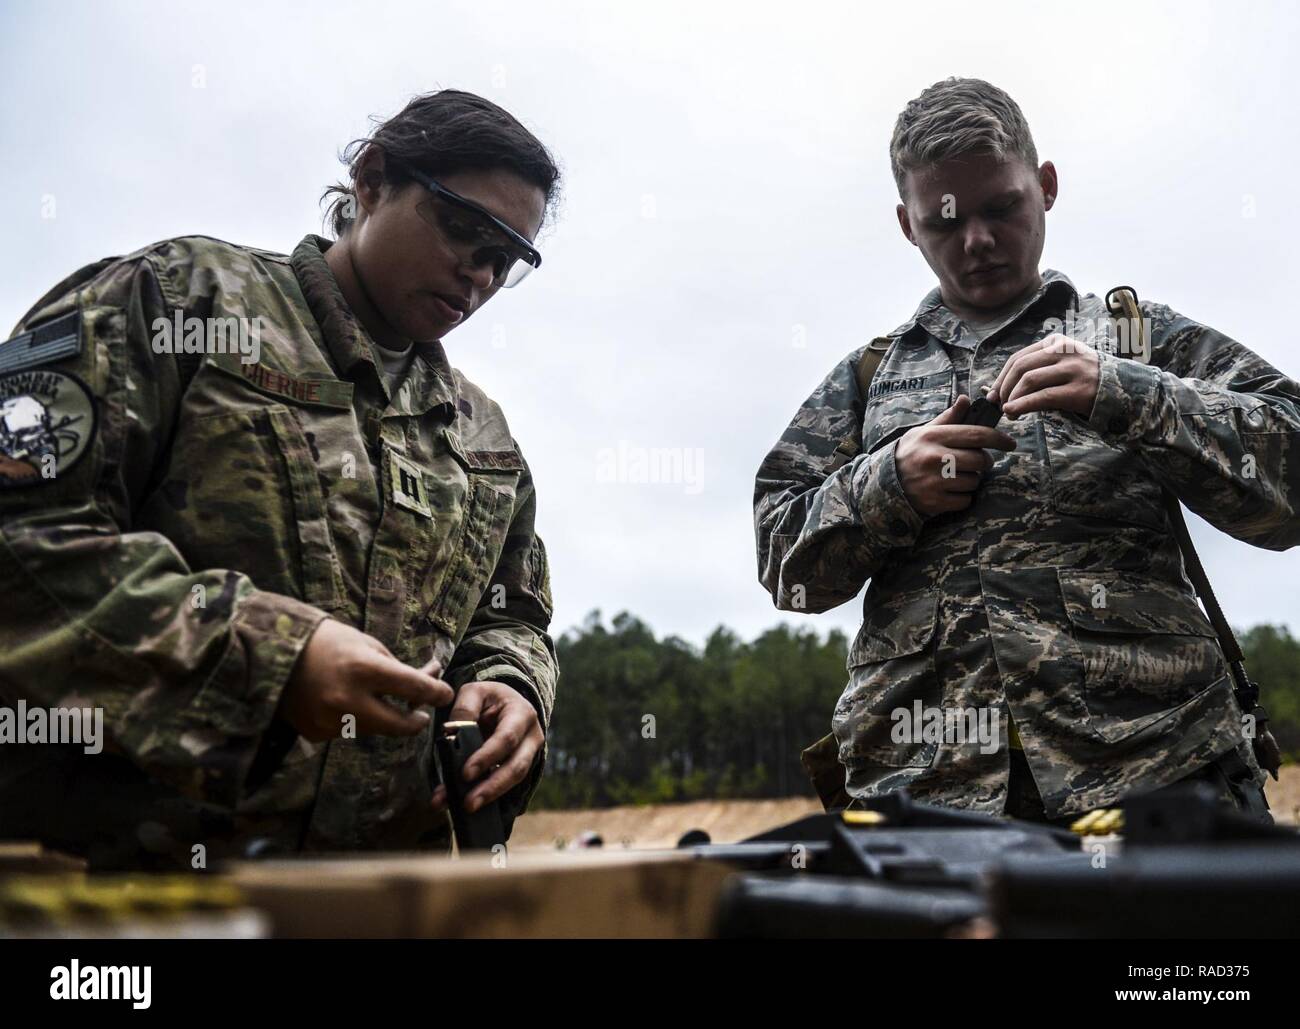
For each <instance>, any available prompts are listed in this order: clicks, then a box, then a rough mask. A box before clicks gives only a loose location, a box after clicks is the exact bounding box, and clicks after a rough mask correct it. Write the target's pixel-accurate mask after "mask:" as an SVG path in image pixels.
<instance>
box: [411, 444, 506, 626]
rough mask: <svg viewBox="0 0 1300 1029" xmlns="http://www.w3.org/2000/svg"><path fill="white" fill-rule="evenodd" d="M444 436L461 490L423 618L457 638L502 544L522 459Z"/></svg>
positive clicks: (480, 596)
mask: <svg viewBox="0 0 1300 1029" xmlns="http://www.w3.org/2000/svg"><path fill="white" fill-rule="evenodd" d="M447 441H448V444H449V447H450V450H451V455H452V457H453V458H454V459H455V462H456V464H457V465H459V466H460V469H461V470H462V471H463V472H464V474H465V479H466V483H465V492H464V495H463V500H462V502H461V519H460V523H459V527H458V528H457V529H456V530H455V532H454V534H453V535H454V541H453V543H452V546H451V549H450V553H449V556H448V558H447V561H446V564H445V567H444V569H443V572H442V575H441V577H440V579H439V581H438V584H437V585H436V586H435V587H434V600H433V602H432V604H431V605H430V606H429V608H428V610H427V612H426V613H425V618H424V622H425V624H426V625H428V626H432V627H434V628H436V629H438V630H439V631H441V632H443V633H445V634H446V635H447V636H450V637H451V638H452V639H453V640H459V639H460V637H461V635H462V634H463V633H464V632H465V628H466V627H467V626H468V625H469V621H470V618H472V617H473V614H474V610H475V608H477V607H478V604H479V601H480V599H481V598H482V596H483V592H484V590H485V589H486V588H487V584H488V582H489V580H490V579H491V578H492V573H493V571H494V570H495V569H496V565H497V561H498V560H499V559H500V557H501V551H502V550H503V549H504V547H505V543H506V534H507V533H508V532H509V530H510V522H511V518H512V515H513V513H514V506H515V491H516V488H517V486H518V484H519V476H520V475H521V474H522V473H523V470H524V463H523V459H522V458H521V457H520V456H519V451H518V450H516V449H514V448H513V447H512V448H511V449H509V450H465V449H463V448H462V447H461V445H460V442H459V441H458V440H457V438H456V437H455V436H454V435H448V436H447ZM490 599H491V598H489V600H490ZM502 599H503V600H504V597H503V598H502Z"/></svg>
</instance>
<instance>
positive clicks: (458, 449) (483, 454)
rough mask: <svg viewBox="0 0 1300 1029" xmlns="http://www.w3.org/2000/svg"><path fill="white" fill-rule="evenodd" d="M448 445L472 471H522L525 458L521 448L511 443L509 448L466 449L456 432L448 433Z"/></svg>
mask: <svg viewBox="0 0 1300 1029" xmlns="http://www.w3.org/2000/svg"><path fill="white" fill-rule="evenodd" d="M447 445H448V447H450V449H451V452H452V454H453V455H454V456H455V458H456V460H457V461H459V462H460V463H461V464H462V465H464V466H465V469H466V471H471V472H522V471H523V470H524V459H523V457H522V456H520V453H519V449H518V448H517V447H515V446H513V445H511V447H510V449H508V450H466V449H465V448H464V447H463V446H462V445H461V442H460V439H459V438H458V437H457V436H456V435H455V434H454V433H451V432H449V433H447Z"/></svg>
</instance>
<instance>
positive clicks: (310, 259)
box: [0, 94, 557, 867]
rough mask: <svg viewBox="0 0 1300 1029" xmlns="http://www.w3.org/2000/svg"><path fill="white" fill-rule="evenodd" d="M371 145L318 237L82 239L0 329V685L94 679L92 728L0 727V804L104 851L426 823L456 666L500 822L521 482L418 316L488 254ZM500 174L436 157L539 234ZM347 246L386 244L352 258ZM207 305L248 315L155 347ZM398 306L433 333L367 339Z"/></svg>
mask: <svg viewBox="0 0 1300 1029" xmlns="http://www.w3.org/2000/svg"><path fill="white" fill-rule="evenodd" d="M435 96H436V95H435ZM457 96H459V97H463V96H465V95H464V94H458V95H457ZM422 99H424V100H428V99H429V98H422ZM443 99H444V102H445V101H446V99H447V95H446V94H444V95H443ZM452 99H453V100H454V101H455V102H457V103H461V106H462V107H464V106H465V104H464V103H462V102H461V101H459V100H456V98H454V97H453V98H452ZM473 99H476V98H473ZM414 103H415V102H413V104H414ZM484 103H486V102H484ZM409 110H410V108H408V111H409ZM475 110H477V108H475ZM406 113H407V112H403V115H406ZM435 113H436V111H435ZM521 131H522V130H521ZM539 146H540V144H539ZM383 160H384V158H383V154H382V150H381V148H379V147H371V148H370V152H369V153H368V154H367V155H366V156H365V158H364V160H363V161H361V162H359V164H360V165H362V167H360V169H359V171H358V174H357V177H356V183H357V198H356V199H357V203H358V204H359V206H360V207H361V209H362V213H361V214H359V215H358V216H357V218H356V219H355V224H353V225H351V226H347V227H346V228H347V231H346V234H345V236H344V237H343V239H341V240H340V241H339V242H336V243H333V244H331V243H329V242H328V241H326V240H324V239H321V238H319V237H316V236H308V237H307V238H305V239H304V240H303V241H302V242H301V243H300V244H299V245H298V246H297V248H296V249H295V250H294V251H293V253H292V255H290V256H283V255H279V254H273V253H268V252H264V251H260V250H253V249H249V248H246V247H239V246H233V245H230V244H227V243H223V242H220V241H217V240H214V239H209V238H206V237H197V236H193V237H185V238H180V239H172V240H167V241H164V242H162V243H159V244H156V245H154V246H150V247H147V248H145V249H143V250H140V251H138V252H136V253H134V254H131V255H130V256H128V257H125V258H117V259H108V260H106V261H102V262H100V263H99V264H96V265H93V266H90V267H88V268H85V269H82V270H81V271H80V272H78V273H76V274H74V275H73V276H71V277H70V278H69V279H67V280H65V281H64V282H62V283H60V284H59V285H58V286H56V287H55V288H54V289H53V290H51V291H50V292H49V293H48V294H47V295H46V296H45V297H43V298H42V299H41V300H40V301H39V302H38V303H37V304H36V306H35V307H34V308H32V310H31V311H30V312H29V313H28V314H27V315H26V316H25V317H24V318H23V319H22V322H21V324H20V325H19V327H18V330H17V331H18V333H19V335H18V336H16V337H15V339H14V340H12V341H10V342H9V343H5V344H0V396H2V397H4V398H7V399H12V400H15V401H18V400H21V399H22V398H26V400H25V401H23V403H22V404H18V403H15V404H14V405H13V413H14V419H13V423H14V426H15V432H14V433H11V436H12V439H10V443H9V446H8V451H7V453H6V455H5V464H4V465H3V466H0V486H2V487H3V488H0V609H2V610H0V697H3V702H4V703H6V704H9V705H11V706H12V705H13V704H14V703H15V702H16V701H19V700H21V701H24V702H25V703H26V704H28V705H34V704H41V705H47V706H49V707H50V708H67V707H70V706H77V707H86V708H90V707H99V708H102V709H103V712H104V724H105V726H106V736H107V738H108V739H107V746H106V748H105V750H104V753H102V754H98V755H95V754H88V753H85V752H84V750H83V748H81V747H78V746H72V745H57V746H56V745H48V744H47V745H44V746H37V745H27V746H22V745H0V835H3V836H5V837H10V838H12V837H22V836H26V837H38V838H40V839H43V840H45V841H46V842H47V843H49V844H51V845H54V846H57V847H61V848H64V849H67V850H71V851H74V852H78V853H83V854H87V855H88V856H89V857H90V859H91V861H92V864H94V865H96V866H100V867H109V866H139V865H145V866H154V867H162V866H167V865H169V864H175V863H178V862H179V863H183V864H184V865H186V866H190V865H197V864H200V863H205V862H207V861H211V860H213V859H214V858H217V857H221V856H225V855H230V854H239V853H241V852H242V851H243V850H244V848H245V847H246V846H247V845H248V844H249V843H250V841H254V840H258V841H265V845H269V846H270V847H271V848H274V849H282V850H286V851H298V850H373V849H442V850H445V849H447V848H448V847H449V846H450V835H449V829H450V827H449V823H448V820H447V816H446V811H445V804H446V798H445V790H444V788H443V787H438V789H437V790H436V791H435V790H433V789H432V787H431V782H430V776H429V762H430V760H431V754H430V751H431V731H432V727H433V722H432V721H431V719H430V713H429V710H428V709H429V708H433V707H444V706H445V705H447V704H448V703H449V702H450V701H451V700H452V696H453V690H456V691H457V695H458V697H459V700H458V701H457V706H456V709H455V710H453V717H470V718H479V719H482V720H483V721H484V723H485V724H486V725H488V726H489V727H495V728H496V730H497V734H498V737H499V738H497V744H496V751H497V755H498V756H497V759H496V761H494V762H491V763H489V764H487V765H486V767H480V768H478V769H473V770H471V773H470V777H471V778H480V777H482V778H483V779H484V780H485V781H486V782H487V783H488V785H486V786H482V787H481V788H479V790H478V791H479V792H480V793H483V791H484V790H486V791H488V792H489V793H490V794H492V795H493V796H501V798H502V804H503V808H504V810H503V815H504V816H505V819H506V822H507V826H508V825H509V823H510V821H511V820H512V819H513V817H514V816H515V815H516V814H517V813H518V812H520V811H521V810H523V808H524V806H525V805H526V803H527V800H528V797H529V796H530V795H531V793H532V791H533V789H534V788H535V786H536V783H537V781H538V778H539V777H540V774H541V769H542V766H543V763H544V746H543V733H544V731H545V727H546V725H547V724H548V721H549V718H550V713H551V708H552V704H553V702H554V696H555V683H556V677H557V667H556V660H555V654H554V648H553V645H552V641H551V639H550V637H549V636H548V635H547V631H546V630H547V626H548V623H549V621H550V617H551V597H550V585H549V573H548V568H547V562H546V554H545V550H544V548H543V546H542V542H541V540H540V539H539V538H538V537H537V536H536V534H535V533H534V528H533V521H534V512H535V507H536V504H535V498H534V491H533V482H532V478H531V476H530V473H529V469H528V466H527V464H526V463H525V461H524V460H523V457H522V456H521V453H520V450H519V448H518V447H517V445H516V443H515V441H514V439H513V438H512V437H511V434H510V429H509V427H508V426H507V424H506V421H505V418H504V417H503V415H502V412H501V410H500V408H499V407H498V406H497V405H496V404H495V403H494V402H493V401H492V400H490V399H489V398H488V397H487V396H486V395H485V394H484V393H483V392H482V391H481V390H479V389H478V388H477V387H476V386H474V385H473V384H472V383H470V382H469V381H468V380H466V379H465V378H464V376H462V375H461V374H460V373H459V372H458V371H456V370H455V369H453V368H452V367H451V366H450V364H449V363H448V360H447V356H446V354H445V352H444V350H443V347H442V345H441V343H440V342H438V341H437V336H440V335H441V334H442V332H443V331H445V330H448V329H449V328H450V325H451V324H454V323H455V322H457V321H460V320H463V318H464V317H465V316H467V314H468V313H470V312H472V310H474V309H475V308H476V307H477V306H479V305H480V304H481V303H482V302H485V300H486V299H487V297H489V296H490V295H491V293H492V292H493V290H494V288H495V285H497V284H498V283H497V282H496V281H495V280H494V274H495V273H496V271H497V270H498V269H497V268H496V267H494V266H493V265H490V264H489V265H482V266H480V265H478V264H474V263H473V262H466V263H462V264H460V265H456V264H455V262H454V261H451V260H450V259H449V260H448V261H446V262H443V263H438V264H435V263H432V262H441V261H442V258H443V256H445V254H446V253H450V252H449V251H446V252H444V251H442V250H439V249H438V243H437V239H436V237H434V236H431V235H429V233H431V232H433V231H434V230H433V229H432V228H431V226H430V225H428V224H426V223H425V222H424V221H422V220H421V217H422V216H421V214H420V213H419V212H418V211H417V207H419V206H420V205H423V204H426V203H427V202H428V195H429V194H428V192H427V190H426V189H425V187H423V186H421V185H419V184H417V183H413V182H410V181H409V180H408V181H404V182H401V183H400V184H397V185H395V184H394V183H393V182H392V181H391V180H389V179H388V178H386V174H391V173H385V172H384V171H383ZM376 168H377V169H378V170H376ZM501 175H505V173H501V174H500V175H498V176H497V177H496V179H493V178H492V177H491V176H490V175H488V176H484V175H477V174H474V173H468V172H467V173H464V174H463V175H462V176H461V177H460V178H459V179H457V180H456V181H457V184H458V185H460V186H461V187H462V188H464V189H465V190H466V193H470V192H473V191H474V189H475V184H478V186H479V187H483V184H484V183H487V186H486V187H483V188H481V189H480V190H479V192H480V193H481V194H482V196H483V197H484V198H486V199H484V200H483V203H484V205H485V207H491V206H496V207H497V209H498V210H502V211H504V214H505V215H507V216H510V215H512V214H518V217H515V218H514V220H515V221H516V222H517V223H518V224H519V226H520V228H521V231H525V232H531V233H535V232H536V230H537V227H538V225H539V224H540V221H541V213H542V206H541V205H542V200H541V192H540V191H539V190H532V191H529V190H528V189H525V188H523V186H524V184H521V183H520V182H518V181H510V182H507V181H506V179H503V178H501ZM507 178H508V176H507ZM516 178H517V177H516ZM452 181H453V180H452V177H451V176H446V177H444V178H443V185H447V184H448V183H450V182H452ZM494 183H495V185H494ZM502 183H505V186H503V188H502V189H497V188H496V186H501V185H502ZM506 186H508V189H506V188H505V187H506ZM509 190H513V193H511V192H509ZM510 197H513V198H514V199H513V200H511V199H510ZM501 198H505V199H502V202H501V203H500V204H494V203H493V201H494V199H501ZM520 198H522V199H520ZM512 205H513V206H512ZM461 213H464V212H463V211H462V212H461ZM527 222H531V224H525V223H527ZM381 230H382V232H383V235H382V236H378V235H377V234H378V233H380V232H381ZM367 247H370V248H374V249H377V250H378V253H379V257H380V259H383V258H385V257H386V258H388V259H391V260H393V261H394V262H398V263H399V265H400V266H398V267H395V268H393V269H391V270H386V271H385V273H384V274H383V275H382V276H378V275H375V274H374V272H375V265H374V263H373V262H374V260H376V258H374V257H373V256H370V257H366V256H365V254H366V248H367ZM332 250H336V251H337V252H336V253H334V252H332ZM431 255H432V256H431ZM331 257H335V258H339V260H336V261H334V262H333V263H331V261H330V258H331ZM367 261H370V262H371V263H370V264H369V265H367V263H366V262H367ZM367 268H369V272H367V271H366V269H367ZM367 274H370V275H371V276H372V278H371V281H370V282H369V283H363V284H362V285H363V287H364V288H359V287H358V284H357V280H358V278H361V279H364V278H365V277H366V275H367ZM403 276H405V277H404V278H403ZM381 280H382V281H381ZM444 282H445V283H451V284H452V285H450V286H448V287H447V288H448V289H453V288H454V289H455V290H456V293H457V296H452V297H448V298H447V300H450V301H453V302H455V301H457V300H458V298H461V299H464V301H465V309H463V310H459V311H458V312H457V311H453V312H452V313H451V315H450V316H447V317H444V320H443V322H439V321H438V320H437V318H436V317H435V316H434V314H435V313H436V312H440V311H443V312H444V313H445V308H446V307H447V301H442V302H441V304H440V303H439V302H435V299H433V298H424V306H419V307H418V312H419V314H418V317H417V316H416V315H412V314H411V313H410V310H409V309H407V310H405V313H403V314H402V317H404V318H407V319H408V321H407V322H399V321H398V319H397V318H396V317H395V316H393V314H392V312H393V311H394V310H397V308H395V307H394V306H388V308H387V316H386V320H382V321H381V320H379V319H375V318H373V317H370V318H369V319H368V320H367V322H366V323H365V324H363V321H362V319H361V318H360V317H359V313H360V312H366V313H369V314H371V315H373V309H372V306H371V305H372V304H373V305H377V306H379V307H381V308H382V307H383V306H384V305H385V303H386V300H385V298H384V297H383V295H382V293H381V290H382V289H383V288H406V287H411V293H412V294H414V287H415V286H417V285H418V286H423V287H425V288H436V287H430V283H434V284H436V283H444ZM349 294H350V296H349ZM461 294H463V297H462V296H461ZM419 303H420V301H419V300H418V299H417V300H411V301H410V304H411V305H412V306H413V307H414V306H416V305H418V304H419ZM426 315H427V317H426ZM209 319H218V320H224V319H233V321H230V322H216V321H208V320H209ZM257 319H260V323H259V322H258V321H256V320H257ZM411 319H414V320H411ZM191 320H193V321H191ZM214 324H215V325H227V326H230V327H232V328H233V327H236V326H246V325H249V324H252V325H253V326H254V327H255V329H259V330H260V336H259V337H258V338H257V339H256V341H255V342H256V344H257V345H256V346H245V347H244V348H243V349H239V348H234V347H229V346H228V347H227V348H226V349H227V352H225V353H219V352H208V353H204V354H201V355H195V356H193V357H192V358H191V356H190V355H189V354H182V355H176V354H172V353H169V352H168V350H169V348H171V347H172V344H173V343H174V344H175V348H177V349H179V348H180V346H181V343H182V340H181V338H180V334H181V333H182V332H188V328H189V326H191V325H193V326H194V327H195V330H196V331H200V327H202V326H211V325H214ZM169 326H175V327H176V330H177V331H176V332H169ZM404 327H405V328H406V331H405V333H400V332H396V331H394V332H391V333H390V334H392V335H394V336H398V335H406V337H407V339H408V341H409V340H410V339H416V340H420V339H424V340H432V342H416V343H414V344H413V347H412V348H408V349H409V350H411V351H412V352H410V353H409V354H408V358H407V360H408V361H409V364H408V366H407V367H406V368H402V367H400V365H398V366H397V367H396V368H395V369H391V368H390V367H389V366H390V365H392V364H393V353H392V351H390V350H387V349H385V348H383V347H380V346H378V345H377V342H376V336H377V335H378V333H379V332H380V331H389V329H390V328H393V329H402V328H404ZM372 328H373V331H371V329H372ZM29 333H30V334H29ZM169 335H170V336H171V337H174V339H172V340H169V338H168V337H169ZM205 338H206V339H208V340H211V333H210V332H209V333H208V334H207V336H206V337H205ZM228 342H229V341H228ZM244 342H247V340H244ZM160 351H161V352H160ZM232 351H233V352H232ZM34 405H39V406H40V407H42V408H43V412H44V415H45V417H46V419H47V420H48V421H49V424H50V425H51V426H53V425H57V424H64V429H63V431H64V433H65V439H64V440H63V442H62V443H60V444H57V449H56V455H55V457H54V458H53V459H52V460H45V461H43V460H42V455H41V454H40V453H37V452H36V451H35V450H34V449H33V448H32V447H31V446H29V445H27V444H21V445H20V444H19V443H18V442H14V440H16V439H17V438H18V436H17V433H18V432H25V433H26V434H27V437H31V435H32V433H33V431H34V430H33V428H32V427H33V426H36V430H35V431H37V432H38V433H39V430H40V425H42V424H44V423H43V422H41V417H40V416H41V413H42V412H38V411H37V410H36V406H34ZM484 735H485V736H489V743H490V742H491V739H492V738H494V737H492V735H491V734H490V732H489V729H488V728H485V730H484ZM486 749H487V748H486V747H485V750H486ZM495 764H499V765H500V766H501V767H500V768H498V769H497V771H496V772H493V771H492V767H493V765H495ZM489 776H490V778H489ZM482 799H484V800H486V799H490V797H488V796H486V795H484V797H483V798H482ZM507 831H508V830H507Z"/></svg>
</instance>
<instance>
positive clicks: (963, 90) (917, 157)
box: [889, 78, 1038, 200]
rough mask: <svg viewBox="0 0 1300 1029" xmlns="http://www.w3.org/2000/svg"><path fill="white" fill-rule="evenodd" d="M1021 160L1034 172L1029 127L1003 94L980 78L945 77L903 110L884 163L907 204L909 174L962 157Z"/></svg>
mask: <svg viewBox="0 0 1300 1029" xmlns="http://www.w3.org/2000/svg"><path fill="white" fill-rule="evenodd" d="M973 153H981V154H995V155H997V156H999V157H1011V156H1015V157H1020V158H1023V159H1024V161H1025V162H1026V163H1027V164H1028V165H1029V167H1031V168H1035V169H1036V168H1037V167H1038V151H1037V150H1036V149H1035V147H1034V137H1033V136H1032V135H1031V134H1030V132H1029V123H1028V122H1026V121H1025V116H1024V114H1023V113H1021V110H1020V107H1019V106H1018V105H1017V104H1016V102H1015V101H1014V100H1012V99H1011V97H1010V96H1008V95H1007V94H1006V93H1005V92H1003V91H1002V90H1000V89H998V87H997V86H994V85H991V84H990V83H988V82H985V81H984V80H983V79H959V78H947V79H944V80H943V81H942V82H936V83H935V84H934V85H933V86H931V87H930V88H929V89H927V90H925V91H924V92H923V93H922V94H921V95H920V96H918V97H917V98H916V99H915V100H912V101H910V102H909V103H908V105H907V106H906V107H904V108H903V113H902V114H900V115H899V116H898V121H897V122H895V123H894V135H893V138H892V139H891V140H890V141H889V164H890V167H891V169H892V170H893V172H894V181H895V182H896V183H897V184H898V195H899V196H900V197H901V198H902V199H904V200H906V199H907V196H906V191H905V190H904V188H903V181H904V179H905V177H906V175H907V173H908V172H909V171H912V170H914V169H916V168H922V167H925V166H926V165H931V164H938V163H939V162H940V161H946V160H949V159H950V158H953V157H958V156H960V155H962V154H973Z"/></svg>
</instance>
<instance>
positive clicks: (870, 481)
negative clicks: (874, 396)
mask: <svg viewBox="0 0 1300 1029" xmlns="http://www.w3.org/2000/svg"><path fill="white" fill-rule="evenodd" d="M897 448H898V440H894V442H893V443H890V444H889V446H887V447H885V448H884V449H882V450H878V451H876V452H875V453H874V454H867V455H864V456H862V457H859V458H856V459H855V463H856V468H855V470H854V472H853V495H854V496H855V497H857V503H858V520H859V521H861V523H862V526H863V528H864V529H865V530H866V532H867V533H868V534H869V535H870V536H871V537H872V538H873V539H878V540H880V541H881V542H882V543H885V544H887V545H889V546H894V547H907V546H911V545H912V544H913V543H914V542H916V537H917V535H918V534H919V533H920V531H921V527H922V526H923V525H924V524H925V518H924V517H922V516H921V515H920V514H918V513H917V511H916V509H915V508H913V507H912V502H911V501H910V500H908V499H907V494H906V493H904V492H903V484H902V482H901V481H900V480H899V478H898V468H897V466H896V465H895V463H894V452H895V450H896V449H897Z"/></svg>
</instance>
